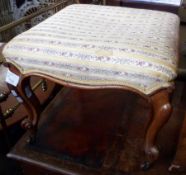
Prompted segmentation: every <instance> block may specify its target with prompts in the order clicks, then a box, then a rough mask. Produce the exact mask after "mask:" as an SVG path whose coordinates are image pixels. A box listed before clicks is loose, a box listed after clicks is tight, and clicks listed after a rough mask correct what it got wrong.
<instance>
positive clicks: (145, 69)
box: [3, 4, 179, 94]
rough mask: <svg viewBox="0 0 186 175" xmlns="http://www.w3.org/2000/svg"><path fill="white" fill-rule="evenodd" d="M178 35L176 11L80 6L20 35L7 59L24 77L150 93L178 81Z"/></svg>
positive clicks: (9, 48) (5, 52) (10, 45)
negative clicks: (47, 77)
mask: <svg viewBox="0 0 186 175" xmlns="http://www.w3.org/2000/svg"><path fill="white" fill-rule="evenodd" d="M178 32H179V18H178V16H176V15H174V14H171V13H167V12H159V11H152V10H143V9H132V8H124V7H111V6H98V5H85V4H84V5H82V4H76V5H71V6H68V7H66V8H65V9H63V10H61V11H60V12H58V13H57V14H55V15H54V16H52V17H50V18H48V19H47V20H45V21H44V22H42V23H40V24H39V25H37V26H35V27H33V28H31V29H30V30H28V31H26V32H24V33H22V34H20V35H18V36H17V37H15V38H14V39H13V40H11V41H10V42H9V43H8V44H7V45H6V46H5V48H4V50H3V55H4V57H5V58H6V60H7V61H8V62H11V63H13V64H14V65H16V66H17V67H18V68H19V69H20V70H21V72H22V73H23V74H26V73H42V74H46V75H50V76H52V77H54V78H57V79H60V80H63V81H66V82H69V83H74V84H78V85H82V86H87V87H90V86H92V87H93V86H94V87H95V86H100V85H101V86H106V87H109V86H120V87H121V86H128V87H131V88H134V89H137V90H139V91H140V92H142V93H144V94H150V93H152V92H153V91H155V90H157V89H159V88H162V87H167V86H170V84H171V83H172V81H173V79H174V78H175V77H176V67H177V61H178Z"/></svg>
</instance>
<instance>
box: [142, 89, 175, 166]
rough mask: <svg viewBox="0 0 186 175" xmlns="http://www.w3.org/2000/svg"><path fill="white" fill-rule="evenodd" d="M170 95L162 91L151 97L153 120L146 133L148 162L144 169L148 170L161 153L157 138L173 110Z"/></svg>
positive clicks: (166, 91) (167, 91)
mask: <svg viewBox="0 0 186 175" xmlns="http://www.w3.org/2000/svg"><path fill="white" fill-rule="evenodd" d="M169 95H170V94H169V90H162V91H160V92H158V93H156V94H154V95H153V96H152V97H151V100H152V101H151V102H152V114H153V118H152V121H151V123H150V125H149V128H148V129H147V133H146V138H145V154H146V156H147V159H148V161H147V162H146V164H145V165H144V166H143V168H148V166H149V165H150V164H151V163H153V162H154V161H155V160H157V158H158V155H159V151H158V148H157V146H156V138H157V135H158V133H159V131H160V129H161V128H162V127H163V126H164V125H165V123H166V122H167V121H168V119H169V117H170V114H171V110H172V107H171V104H170V102H169Z"/></svg>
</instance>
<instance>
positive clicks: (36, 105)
mask: <svg viewBox="0 0 186 175" xmlns="http://www.w3.org/2000/svg"><path fill="white" fill-rule="evenodd" d="M5 66H8V67H9V70H10V73H9V74H8V73H7V77H10V75H11V78H10V80H12V78H14V79H15V76H17V77H19V78H18V83H16V85H15V84H14V83H12V82H11V81H10V80H8V82H7V83H8V84H7V85H8V87H9V89H10V91H11V92H12V94H13V95H14V96H15V97H16V99H17V100H18V101H19V103H22V104H23V106H24V107H25V108H26V111H27V115H28V117H27V118H26V119H24V120H23V121H22V123H21V124H22V127H23V128H25V129H26V130H28V131H29V132H30V138H29V139H28V141H29V142H31V141H33V140H34V137H35V130H36V128H37V123H38V117H39V114H40V112H41V108H40V107H41V104H40V102H39V100H38V98H37V97H36V95H35V94H34V92H33V90H32V88H31V85H30V76H29V77H24V76H23V75H22V74H21V73H20V72H19V70H18V69H17V68H16V67H15V66H14V65H12V64H7V63H5ZM12 76H14V77H12ZM8 79H9V78H8ZM6 81H7V80H6Z"/></svg>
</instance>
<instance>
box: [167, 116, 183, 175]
mask: <svg viewBox="0 0 186 175" xmlns="http://www.w3.org/2000/svg"><path fill="white" fill-rule="evenodd" d="M169 171H171V172H186V113H185V119H184V121H183V125H182V129H181V132H180V137H179V141H178V146H177V150H176V154H175V157H174V160H173V162H172V163H171V165H170V167H169Z"/></svg>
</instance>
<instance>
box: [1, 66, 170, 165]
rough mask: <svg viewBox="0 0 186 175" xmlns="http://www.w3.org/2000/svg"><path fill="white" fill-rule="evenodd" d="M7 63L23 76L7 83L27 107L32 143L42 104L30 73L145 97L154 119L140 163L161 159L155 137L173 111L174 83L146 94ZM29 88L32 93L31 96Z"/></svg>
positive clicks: (66, 84) (27, 124)
mask: <svg viewBox="0 0 186 175" xmlns="http://www.w3.org/2000/svg"><path fill="white" fill-rule="evenodd" d="M4 65H5V66H7V67H8V68H9V70H10V71H11V72H13V73H15V74H16V75H18V76H19V77H20V80H19V83H18V85H17V87H15V86H13V85H10V84H8V87H9V88H10V90H14V91H16V93H17V94H18V96H19V97H21V98H22V100H23V105H24V107H25V108H26V109H27V112H28V118H27V119H25V120H23V121H22V127H23V128H25V129H26V130H28V131H29V132H30V138H29V139H28V142H30V143H32V141H34V138H35V134H36V131H37V124H38V121H39V115H40V114H41V108H40V106H41V105H40V103H39V100H38V98H37V97H36V96H35V94H34V93H33V92H32V89H31V87H30V76H31V75H32V76H33V75H34V76H39V77H42V78H45V79H47V80H50V81H53V82H54V83H56V84H60V85H63V86H65V87H75V88H80V89H90V90H91V89H107V88H115V89H123V90H126V91H131V92H133V93H135V94H137V95H139V96H140V97H142V98H144V99H145V100H146V101H147V103H149V104H150V106H151V115H152V116H151V122H150V123H149V125H148V128H147V131H146V136H145V141H144V152H145V157H146V160H145V162H144V163H143V164H142V165H141V168H142V169H147V168H149V166H150V165H151V164H152V163H153V162H155V161H156V160H157V159H158V156H159V150H158V147H157V146H156V138H157V136H158V133H159V132H160V130H161V128H162V127H163V126H164V125H165V124H166V122H167V121H168V119H169V118H170V114H171V111H172V107H171V103H170V95H171V93H172V91H173V89H174V86H173V85H172V86H171V87H168V88H162V89H159V90H157V91H155V92H153V93H152V94H149V95H146V94H143V93H141V92H140V91H138V90H136V89H133V88H130V87H127V86H85V85H80V84H74V83H69V82H65V81H61V80H59V79H55V78H53V77H51V76H48V75H45V74H41V73H29V74H24V75H23V74H21V72H20V71H19V70H18V69H17V68H16V67H15V66H14V65H13V64H12V63H4ZM28 91H29V96H28Z"/></svg>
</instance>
